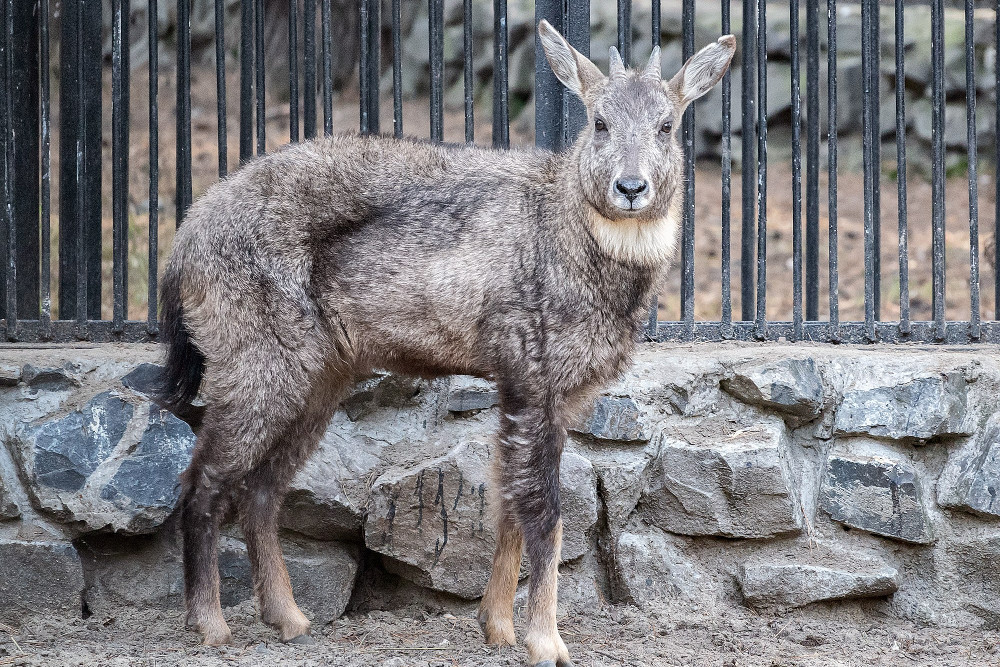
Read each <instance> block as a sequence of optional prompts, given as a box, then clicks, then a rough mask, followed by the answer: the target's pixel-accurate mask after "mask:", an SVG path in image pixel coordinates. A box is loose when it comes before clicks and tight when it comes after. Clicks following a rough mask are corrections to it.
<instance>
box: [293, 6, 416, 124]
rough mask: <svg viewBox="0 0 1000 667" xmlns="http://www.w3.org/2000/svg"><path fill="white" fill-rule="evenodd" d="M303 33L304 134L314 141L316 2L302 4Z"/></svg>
mask: <svg viewBox="0 0 1000 667" xmlns="http://www.w3.org/2000/svg"><path fill="white" fill-rule="evenodd" d="M395 1H397V2H398V0H395ZM302 32H303V35H302V68H303V70H304V71H303V74H302V85H303V87H304V88H305V90H304V91H303V93H302V132H303V134H304V136H305V138H306V139H312V138H313V137H315V136H316V0H304V2H303V4H302Z"/></svg>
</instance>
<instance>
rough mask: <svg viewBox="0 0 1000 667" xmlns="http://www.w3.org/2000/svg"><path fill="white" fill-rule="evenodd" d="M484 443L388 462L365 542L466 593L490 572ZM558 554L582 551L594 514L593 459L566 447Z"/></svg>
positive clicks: (414, 572)
mask: <svg viewBox="0 0 1000 667" xmlns="http://www.w3.org/2000/svg"><path fill="white" fill-rule="evenodd" d="M489 457H490V446H489V445H488V444H486V443H484V442H481V441H477V440H470V441H468V442H464V443H462V444H459V445H457V446H455V447H454V448H453V449H452V450H451V451H449V452H448V453H447V454H445V455H444V456H441V457H438V458H434V459H431V460H429V461H425V462H424V463H421V464H418V465H417V466H414V467H408V468H402V469H393V470H390V471H388V472H386V473H385V474H383V475H382V476H380V477H379V478H378V479H377V480H376V481H375V484H374V486H373V487H372V497H371V505H370V507H369V511H368V514H367V518H366V520H365V526H364V528H365V545H366V546H367V547H368V548H369V549H372V550H374V551H377V552H379V553H381V554H384V555H385V556H387V557H388V560H386V565H387V567H389V568H390V569H393V570H395V571H396V572H397V573H398V574H401V575H402V576H404V577H406V578H408V579H410V580H412V581H414V582H415V583H417V584H420V585H422V586H427V587H429V588H433V589H435V590H440V591H445V592H448V593H452V594H454V595H457V596H459V597H463V598H466V599H474V598H477V597H480V596H481V595H482V593H483V590H484V589H485V587H486V582H487V580H488V578H489V572H490V566H491V563H492V557H493V547H494V544H495V527H494V524H493V520H492V518H491V516H492V515H491V514H490V513H489V511H488V510H487V502H488V497H489V492H488V489H487V487H488V486H489V484H490V479H489V474H488V470H489ZM560 489H561V504H562V507H561V509H562V513H563V551H562V557H563V560H572V559H574V558H578V557H579V556H581V555H583V554H584V553H585V552H586V551H587V550H588V549H589V547H590V541H589V535H588V533H589V532H590V530H591V529H592V528H593V526H594V524H595V523H596V522H597V490H596V481H595V475H594V470H593V466H592V465H591V464H590V462H589V461H588V460H587V459H585V458H583V457H581V456H579V455H577V454H574V453H572V452H565V453H564V454H563V459H562V465H561V466H560Z"/></svg>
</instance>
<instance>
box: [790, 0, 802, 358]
mask: <svg viewBox="0 0 1000 667" xmlns="http://www.w3.org/2000/svg"><path fill="white" fill-rule="evenodd" d="M788 13H789V35H790V41H791V60H792V63H791V64H792V69H791V86H792V100H791V102H792V325H793V326H792V336H793V340H799V339H800V338H802V137H801V134H802V101H801V99H800V96H799V95H800V85H799V74H800V63H799V0H790V2H789V4H788Z"/></svg>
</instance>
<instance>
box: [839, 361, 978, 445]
mask: <svg viewBox="0 0 1000 667" xmlns="http://www.w3.org/2000/svg"><path fill="white" fill-rule="evenodd" d="M965 408H966V382H965V379H964V378H963V377H962V376H961V375H959V374H951V375H948V376H940V375H939V376H931V377H920V378H915V379H913V380H911V381H909V382H905V383H902V384H895V383H893V384H891V385H885V386H875V387H869V388H852V389H848V390H847V391H845V392H844V395H843V399H842V400H841V403H840V406H839V407H838V408H837V418H836V421H835V422H834V429H835V431H836V433H837V434H839V435H852V434H855V435H857V434H863V435H871V436H874V437H877V438H890V439H894V440H917V441H922V440H928V439H930V438H933V437H937V436H951V435H963V434H965V432H964V431H963V428H962V426H963V420H964V417H965Z"/></svg>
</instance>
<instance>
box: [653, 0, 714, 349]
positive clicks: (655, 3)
mask: <svg viewBox="0 0 1000 667" xmlns="http://www.w3.org/2000/svg"><path fill="white" fill-rule="evenodd" d="M730 3H731V0H722V34H723V35H728V34H729V32H730V29H731V13H732V7H731V5H730ZM654 5H659V2H658V0H657V2H654ZM732 142H733V137H732V73H731V72H729V71H727V72H726V73H725V75H723V77H722V223H721V224H722V316H721V317H722V328H721V329H720V332H721V334H722V336H723V337H727V336H728V335H729V333H730V332H731V331H732V322H733V285H732V280H733V278H732V229H731V222H732V220H731V218H732V203H733V202H732V199H733V184H732V176H733V143H732Z"/></svg>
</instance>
